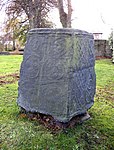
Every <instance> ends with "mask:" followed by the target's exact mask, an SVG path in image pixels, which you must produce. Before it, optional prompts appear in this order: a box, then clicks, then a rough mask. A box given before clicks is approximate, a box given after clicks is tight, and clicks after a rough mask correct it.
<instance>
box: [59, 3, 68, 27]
mask: <svg viewBox="0 0 114 150" xmlns="http://www.w3.org/2000/svg"><path fill="white" fill-rule="evenodd" d="M58 9H59V16H60V22H61V24H62V26H63V28H67V14H66V13H65V12H64V7H63V0H58Z"/></svg>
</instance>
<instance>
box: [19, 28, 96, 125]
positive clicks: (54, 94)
mask: <svg viewBox="0 0 114 150" xmlns="http://www.w3.org/2000/svg"><path fill="white" fill-rule="evenodd" d="M94 65H95V51H94V40H93V35H92V34H90V33H88V32H85V31H81V30H75V29H32V30H30V31H29V33H28V39H27V43H26V46H25V51H24V58H23V62H22V65H21V71H20V80H19V90H18V93H19V94H18V100H17V103H18V105H19V106H20V107H23V108H24V109H25V110H26V111H30V112H40V113H44V114H49V115H52V116H53V117H54V118H55V119H56V120H59V121H62V122H67V121H69V120H70V119H71V118H72V117H73V116H76V115H78V114H82V113H85V112H86V111H87V110H88V109H89V108H90V107H91V106H92V105H93V103H94V94H95V88H96V77H95V71H94Z"/></svg>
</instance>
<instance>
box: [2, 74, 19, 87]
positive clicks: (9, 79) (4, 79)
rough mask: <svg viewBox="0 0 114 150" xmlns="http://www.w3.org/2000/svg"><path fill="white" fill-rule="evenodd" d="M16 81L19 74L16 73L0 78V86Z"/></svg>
mask: <svg viewBox="0 0 114 150" xmlns="http://www.w3.org/2000/svg"><path fill="white" fill-rule="evenodd" d="M18 80H19V74H18V73H13V74H8V75H5V76H0V85H4V84H11V83H15V82H16V81H18Z"/></svg>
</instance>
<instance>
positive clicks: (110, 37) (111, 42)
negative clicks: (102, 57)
mask: <svg viewBox="0 0 114 150" xmlns="http://www.w3.org/2000/svg"><path fill="white" fill-rule="evenodd" d="M108 41H109V46H110V49H111V50H112V62H113V63H114V47H113V31H112V32H111V34H110V36H109V38H108Z"/></svg>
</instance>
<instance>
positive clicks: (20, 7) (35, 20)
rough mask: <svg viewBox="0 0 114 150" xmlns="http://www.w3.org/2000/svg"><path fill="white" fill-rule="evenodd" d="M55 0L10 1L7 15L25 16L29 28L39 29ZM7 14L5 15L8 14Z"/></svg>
mask: <svg viewBox="0 0 114 150" xmlns="http://www.w3.org/2000/svg"><path fill="white" fill-rule="evenodd" d="M54 2H56V1H55V0H11V2H10V4H9V5H8V7H7V12H8V13H11V12H12V13H13V14H16V15H18V16H19V15H20V16H21V15H22V14H24V15H26V17H27V19H28V21H29V26H30V29H31V28H41V27H42V22H43V24H44V20H46V17H47V16H48V12H49V11H50V8H52V7H54V4H55V3H54ZM8 13H7V14H8Z"/></svg>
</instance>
